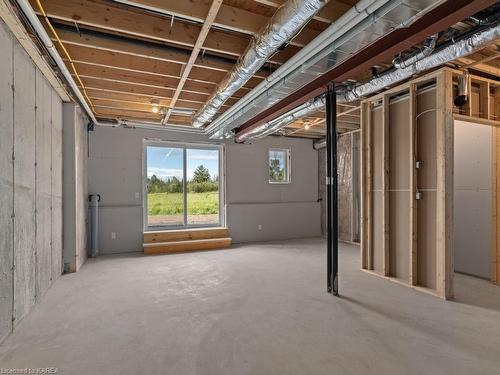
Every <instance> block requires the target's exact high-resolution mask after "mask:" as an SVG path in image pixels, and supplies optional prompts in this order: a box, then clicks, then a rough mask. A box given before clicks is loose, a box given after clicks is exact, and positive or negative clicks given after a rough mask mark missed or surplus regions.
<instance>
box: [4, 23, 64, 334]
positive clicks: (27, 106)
mask: <svg viewBox="0 0 500 375" xmlns="http://www.w3.org/2000/svg"><path fill="white" fill-rule="evenodd" d="M0 51H2V53H1V54H0V341H2V340H3V339H4V338H5V337H6V336H7V335H8V334H9V333H10V332H11V331H12V330H13V329H14V327H15V326H16V325H17V324H18V323H19V322H20V321H21V320H22V319H23V318H24V317H25V316H26V314H27V313H28V312H29V311H30V310H31V309H32V308H33V306H34V305H35V304H36V303H37V301H38V300H40V298H41V297H42V296H43V294H44V293H45V292H46V291H47V289H48V288H49V287H50V286H51V285H52V283H53V282H54V281H55V279H57V278H58V277H59V276H60V275H61V272H62V266H61V264H62V263H61V256H62V210H61V207H62V152H61V150H62V121H61V120H62V116H61V111H62V102H61V100H60V98H59V96H58V95H57V94H56V92H55V91H54V90H53V89H52V88H51V87H50V85H49V84H48V82H47V81H46V80H45V78H44V77H43V76H42V74H41V73H40V72H39V71H38V70H37V68H36V67H35V65H34V64H33V62H32V61H31V60H30V58H29V57H28V55H27V54H26V52H25V51H24V50H23V48H22V47H21V46H20V45H19V44H18V43H17V41H16V39H15V38H14V37H13V36H12V35H11V34H10V32H9V31H8V29H7V27H6V26H5V25H4V24H3V22H1V21H0Z"/></svg>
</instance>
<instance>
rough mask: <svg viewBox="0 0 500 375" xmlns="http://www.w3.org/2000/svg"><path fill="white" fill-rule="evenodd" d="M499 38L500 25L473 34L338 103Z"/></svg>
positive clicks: (349, 93)
mask: <svg viewBox="0 0 500 375" xmlns="http://www.w3.org/2000/svg"><path fill="white" fill-rule="evenodd" d="M499 38H500V25H496V26H494V27H491V28H489V29H487V30H484V31H481V32H478V33H476V34H473V35H471V36H470V37H468V38H465V39H462V40H460V41H457V42H455V43H453V44H451V45H449V46H448V47H445V48H443V49H442V50H441V51H438V52H435V53H433V54H432V55H430V56H428V57H426V58H424V59H422V60H419V61H417V62H415V63H414V64H413V65H411V66H408V67H406V68H403V69H396V70H394V71H392V72H389V73H387V74H384V75H382V76H380V77H378V78H374V79H372V80H371V81H370V82H367V83H365V84H363V85H361V86H358V87H356V88H354V89H352V90H350V91H347V92H345V93H342V94H337V102H338V103H348V102H352V101H354V100H359V99H360V98H362V97H365V96H368V95H370V94H373V93H375V92H377V91H380V90H383V89H384V88H386V87H389V86H392V85H394V84H395V83H398V82H400V81H404V80H405V79H408V78H410V77H411V76H413V75H414V74H417V73H421V72H424V71H426V70H429V69H432V68H435V67H438V66H440V65H443V64H445V63H447V62H449V61H452V60H455V59H458V58H460V57H463V56H466V55H470V54H471V53H474V52H476V51H477V50H479V49H481V48H483V47H485V46H486V45H487V44H489V43H491V42H493V41H495V40H496V39H499Z"/></svg>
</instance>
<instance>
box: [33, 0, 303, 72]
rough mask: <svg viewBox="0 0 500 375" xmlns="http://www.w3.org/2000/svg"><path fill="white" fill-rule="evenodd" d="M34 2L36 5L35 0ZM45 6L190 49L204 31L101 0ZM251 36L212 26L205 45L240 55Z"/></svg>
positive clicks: (73, 19) (70, 17) (78, 20)
mask: <svg viewBox="0 0 500 375" xmlns="http://www.w3.org/2000/svg"><path fill="white" fill-rule="evenodd" d="M30 2H31V3H32V5H33V6H34V9H36V4H34V3H35V0H30ZM44 7H45V11H46V13H47V15H48V17H49V18H51V19H56V20H59V21H64V22H66V23H68V24H69V25H74V24H77V25H78V26H79V27H82V28H85V27H87V28H90V29H94V30H101V31H106V32H107V33H111V34H118V35H120V34H121V35H129V36H133V37H135V38H143V39H147V40H154V41H157V42H162V43H166V44H169V45H174V46H179V47H184V48H189V49H191V48H193V47H194V45H195V43H196V39H197V37H198V35H199V33H200V31H201V28H200V26H199V25H197V24H193V23H188V22H184V21H180V20H175V19H174V22H172V23H170V22H167V20H166V19H165V17H163V16H159V15H155V14H152V13H144V12H137V11H134V9H132V8H130V7H123V6H119V5H116V6H115V5H113V4H112V3H109V2H103V1H99V0H94V1H91V0H51V1H50V2H46V3H45V4H44ZM249 39H250V38H249V36H248V35H242V34H236V33H229V32H224V31H219V30H216V29H212V30H210V31H209V33H208V35H207V37H206V39H205V43H204V49H205V50H207V51H210V52H212V53H216V54H222V55H225V56H233V57H234V58H237V57H238V56H240V55H241V54H242V53H243V52H244V50H245V49H246V47H247V45H248V42H249ZM297 51H298V49H296V48H295V49H294V47H289V48H286V49H285V50H283V51H281V52H279V53H277V54H276V55H275V56H274V57H273V58H272V59H271V60H270V61H269V62H271V63H276V64H282V63H284V62H285V61H286V60H288V59H289V58H290V57H291V56H293V55H294V54H295V53H296V52H297Z"/></svg>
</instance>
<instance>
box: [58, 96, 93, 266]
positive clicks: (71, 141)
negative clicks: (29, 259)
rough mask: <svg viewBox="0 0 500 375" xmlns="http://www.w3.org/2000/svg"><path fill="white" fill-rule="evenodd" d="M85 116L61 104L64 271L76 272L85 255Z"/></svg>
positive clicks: (80, 110)
mask: <svg viewBox="0 0 500 375" xmlns="http://www.w3.org/2000/svg"><path fill="white" fill-rule="evenodd" d="M88 122H89V121H88V118H87V116H86V115H85V114H84V113H83V111H82V109H81V108H80V107H79V106H78V105H76V104H74V103H65V104H64V106H63V123H64V158H63V163H64V165H63V166H64V226H63V229H64V252H63V263H64V270H65V272H76V271H78V270H79V269H80V267H81V266H82V265H83V263H84V262H85V260H86V259H87V256H88V246H87V240H88V216H89V215H88V185H87V184H88V181H87V180H88V177H87V161H88V146H87V145H88V139H87V137H88V135H87V124H88Z"/></svg>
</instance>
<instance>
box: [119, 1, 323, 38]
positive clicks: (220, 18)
mask: <svg viewBox="0 0 500 375" xmlns="http://www.w3.org/2000/svg"><path fill="white" fill-rule="evenodd" d="M115 1H116V2H118V3H123V4H127V5H131V6H137V7H141V8H147V9H150V10H152V11H154V12H158V13H162V14H167V15H173V16H174V17H179V18H183V19H188V20H191V21H194V22H197V23H200V24H203V23H205V20H206V15H207V14H208V11H209V8H210V1H207V0H190V1H178V0H115ZM267 22H269V17H266V16H264V15H261V14H257V13H253V12H250V11H247V10H245V9H241V8H236V7H234V6H230V5H227V4H222V5H221V7H220V8H219V11H218V13H217V16H216V17H215V19H214V21H213V22H212V25H213V26H214V27H216V28H218V29H222V30H229V31H233V32H237V33H242V34H247V35H254V34H256V33H257V32H258V31H259V30H260V29H261V28H262V27H263V26H264V25H266V23H267ZM319 33H320V32H319V31H317V30H313V29H310V28H304V29H303V30H302V31H301V32H300V33H299V34H298V35H297V36H296V37H295V38H294V39H293V40H292V41H291V42H290V44H291V45H294V46H297V47H304V46H305V45H307V43H309V42H310V41H311V40H313V39H314V38H316V37H317V36H318V35H319Z"/></svg>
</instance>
